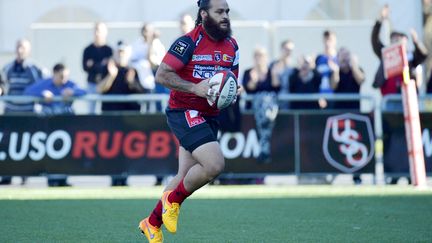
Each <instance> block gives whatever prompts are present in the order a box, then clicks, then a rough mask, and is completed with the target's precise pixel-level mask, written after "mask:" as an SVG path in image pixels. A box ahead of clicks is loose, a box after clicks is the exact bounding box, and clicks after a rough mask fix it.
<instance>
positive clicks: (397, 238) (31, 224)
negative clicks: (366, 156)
mask: <svg viewBox="0 0 432 243" xmlns="http://www.w3.org/2000/svg"><path fill="white" fill-rule="evenodd" d="M161 192H162V188H161V187H139V188H138V187H131V188H98V189H86V188H65V189H53V188H39V189H31V188H8V187H3V188H0V242H145V239H144V237H143V236H141V235H140V234H139V232H138V230H137V225H138V222H139V220H140V219H141V218H143V217H145V216H146V215H147V214H148V213H149V212H150V210H151V209H152V208H153V206H154V205H155V203H156V199H157V198H158V197H159V195H160V194H161ZM164 237H165V242H168V243H169V242H188V243H190V242H197V243H198V242H200V243H201V242H215V243H216V242H218V243H219V242H233V243H234V242H235V243H237V242H269V243H274V242H393V243H394V242H432V191H431V190H430V189H429V190H425V191H418V190H415V189H414V188H412V187H407V186H387V187H374V186H359V187H355V186H344V187H342V186H208V187H205V188H202V189H201V190H199V191H198V192H196V193H195V194H194V195H193V196H192V197H191V198H190V199H188V200H187V201H185V203H184V204H183V206H182V209H181V214H180V221H179V229H178V232H177V234H176V235H171V234H169V233H168V232H167V231H165V230H164Z"/></svg>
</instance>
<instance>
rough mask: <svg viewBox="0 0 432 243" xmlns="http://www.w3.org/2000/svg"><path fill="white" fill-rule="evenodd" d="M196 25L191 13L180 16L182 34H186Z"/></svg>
mask: <svg viewBox="0 0 432 243" xmlns="http://www.w3.org/2000/svg"><path fill="white" fill-rule="evenodd" d="M194 27H195V21H194V20H193V18H192V16H190V15H189V14H183V15H182V16H181V18H180V30H181V34H182V35H185V34H187V33H189V32H190V31H192V30H193V28H194Z"/></svg>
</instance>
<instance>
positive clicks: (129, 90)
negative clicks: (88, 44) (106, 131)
mask: <svg viewBox="0 0 432 243" xmlns="http://www.w3.org/2000/svg"><path fill="white" fill-rule="evenodd" d="M131 53H132V49H131V46H129V45H127V44H126V43H125V42H123V41H119V42H118V43H117V48H116V51H115V54H114V60H112V59H111V60H110V61H109V62H108V75H107V76H106V77H105V78H104V79H103V80H102V81H101V82H100V83H99V84H98V86H97V90H98V92H99V93H101V94H122V95H127V94H135V93H144V92H145V89H144V88H143V87H142V86H141V84H140V80H139V76H138V74H137V71H136V69H135V68H133V67H131V66H130V63H129V61H130V58H131ZM102 111H103V112H107V111H108V112H110V111H135V112H139V111H140V105H139V104H138V103H137V102H104V103H103V104H102Z"/></svg>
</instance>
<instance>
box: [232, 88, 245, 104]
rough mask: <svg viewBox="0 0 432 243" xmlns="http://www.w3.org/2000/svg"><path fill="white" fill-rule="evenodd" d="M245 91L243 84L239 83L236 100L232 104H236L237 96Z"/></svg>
mask: <svg viewBox="0 0 432 243" xmlns="http://www.w3.org/2000/svg"><path fill="white" fill-rule="evenodd" d="M243 91H244V88H243V85H241V84H238V85H237V93H236V96H235V98H234V100H233V101H232V102H231V104H235V103H236V102H237V97H238V96H239V95H241V93H243Z"/></svg>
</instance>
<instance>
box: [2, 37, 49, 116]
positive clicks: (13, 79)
mask: <svg viewBox="0 0 432 243" xmlns="http://www.w3.org/2000/svg"><path fill="white" fill-rule="evenodd" d="M15 54H16V58H15V60H14V61H13V62H11V63H9V64H7V65H6V66H5V67H4V68H3V82H4V85H3V87H2V88H1V89H2V91H1V93H2V94H5V95H23V92H24V90H25V89H26V88H27V87H28V86H30V85H32V84H33V83H35V82H37V81H39V80H40V79H42V71H41V70H40V69H39V68H38V67H37V66H36V65H34V64H33V63H31V61H29V60H28V58H29V57H30V54H31V44H30V41H28V40H27V39H21V40H18V41H17V43H16V49H15ZM3 89H4V90H3ZM20 112H33V103H32V102H30V103H28V102H25V103H23V102H7V103H6V109H5V113H20Z"/></svg>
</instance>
